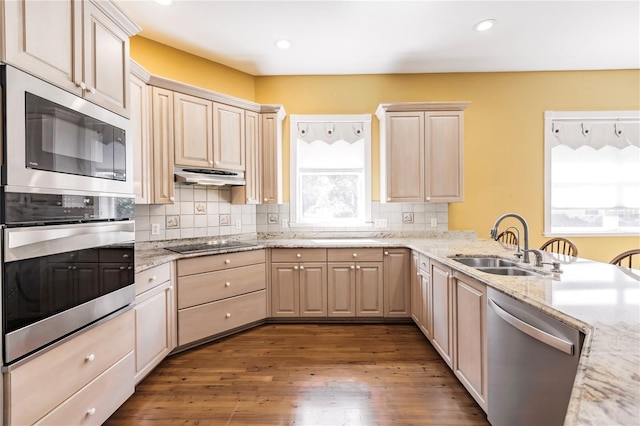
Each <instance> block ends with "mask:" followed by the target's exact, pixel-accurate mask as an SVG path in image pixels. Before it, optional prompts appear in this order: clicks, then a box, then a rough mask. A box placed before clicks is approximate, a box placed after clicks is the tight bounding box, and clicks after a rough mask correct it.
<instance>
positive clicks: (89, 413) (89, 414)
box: [87, 407, 96, 416]
mask: <svg viewBox="0 0 640 426" xmlns="http://www.w3.org/2000/svg"><path fill="white" fill-rule="evenodd" d="M95 413H96V409H95V408H93V407H92V408H89V409H88V410H87V416H93V415H94V414H95Z"/></svg>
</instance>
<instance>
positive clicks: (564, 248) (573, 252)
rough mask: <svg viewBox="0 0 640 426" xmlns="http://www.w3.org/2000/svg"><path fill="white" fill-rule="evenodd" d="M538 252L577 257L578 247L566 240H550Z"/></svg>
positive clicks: (559, 238) (558, 238)
mask: <svg viewBox="0 0 640 426" xmlns="http://www.w3.org/2000/svg"><path fill="white" fill-rule="evenodd" d="M540 250H544V251H549V252H552V253H557V254H564V255H567V256H571V257H578V247H577V246H576V245H575V244H574V243H573V241H571V240H569V239H567V238H561V237H557V238H552V239H550V240H549V241H547V242H546V243H544V244H543V245H542V247H540Z"/></svg>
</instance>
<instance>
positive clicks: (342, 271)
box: [327, 262, 356, 317]
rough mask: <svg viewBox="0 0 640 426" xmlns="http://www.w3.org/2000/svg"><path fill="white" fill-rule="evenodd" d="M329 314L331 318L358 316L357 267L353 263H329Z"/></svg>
mask: <svg viewBox="0 0 640 426" xmlns="http://www.w3.org/2000/svg"><path fill="white" fill-rule="evenodd" d="M327 267H328V279H327V281H328V291H327V294H328V302H327V303H328V313H327V315H328V316H330V317H354V316H355V315H356V265H355V263H351V262H335V263H333V262H329V263H328V265H327Z"/></svg>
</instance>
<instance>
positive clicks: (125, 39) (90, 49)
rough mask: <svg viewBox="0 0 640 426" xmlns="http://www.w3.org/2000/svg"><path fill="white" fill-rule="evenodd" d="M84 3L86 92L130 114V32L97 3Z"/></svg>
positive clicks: (109, 107) (114, 109)
mask: <svg viewBox="0 0 640 426" xmlns="http://www.w3.org/2000/svg"><path fill="white" fill-rule="evenodd" d="M82 7H83V8H84V10H83V19H84V22H83V34H84V38H83V46H84V52H83V53H84V54H83V64H84V68H83V80H84V83H85V85H86V89H85V91H84V96H85V97H86V98H87V99H88V100H90V101H91V102H94V103H97V104H99V105H102V106H104V107H105V108H108V109H110V110H111V111H114V112H116V113H119V114H121V115H124V116H126V117H128V108H129V35H128V34H127V33H126V32H124V31H123V30H122V29H120V27H119V26H118V25H116V24H115V23H114V22H113V21H112V20H111V19H110V18H109V17H108V16H107V15H106V14H105V13H104V12H102V11H101V10H100V9H98V8H97V7H96V6H95V5H94V4H93V3H91V2H89V1H83V2H82ZM76 60H77V59H76Z"/></svg>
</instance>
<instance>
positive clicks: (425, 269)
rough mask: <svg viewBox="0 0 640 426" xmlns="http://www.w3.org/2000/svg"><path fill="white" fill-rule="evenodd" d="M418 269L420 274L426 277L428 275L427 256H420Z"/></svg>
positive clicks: (429, 266) (429, 260) (429, 261)
mask: <svg viewBox="0 0 640 426" xmlns="http://www.w3.org/2000/svg"><path fill="white" fill-rule="evenodd" d="M418 267H419V268H420V270H421V271H422V272H424V273H426V274H427V275H428V274H429V273H430V272H429V271H430V270H431V259H429V256H426V255H424V254H420V263H419V265H418Z"/></svg>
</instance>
